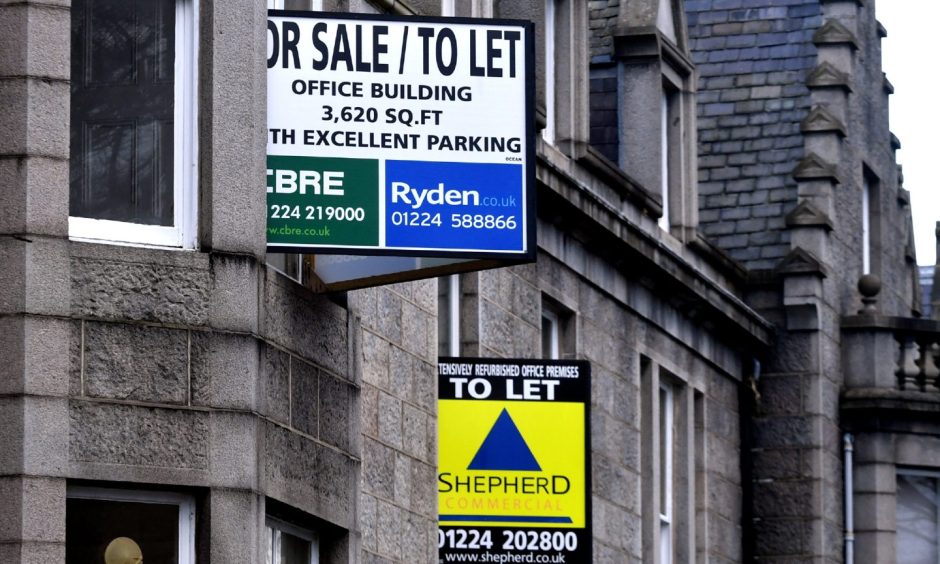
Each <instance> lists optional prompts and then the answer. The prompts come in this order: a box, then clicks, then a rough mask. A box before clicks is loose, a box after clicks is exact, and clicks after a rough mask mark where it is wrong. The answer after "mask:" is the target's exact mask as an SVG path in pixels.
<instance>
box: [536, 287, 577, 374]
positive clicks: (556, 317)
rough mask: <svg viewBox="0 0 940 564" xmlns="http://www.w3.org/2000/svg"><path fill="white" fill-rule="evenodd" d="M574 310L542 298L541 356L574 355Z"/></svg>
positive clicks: (567, 356)
mask: <svg viewBox="0 0 940 564" xmlns="http://www.w3.org/2000/svg"><path fill="white" fill-rule="evenodd" d="M574 326H575V321H574V312H573V311H571V310H570V309H568V308H566V307H565V306H563V305H561V304H560V303H559V302H557V301H555V300H553V299H551V298H549V297H548V296H544V297H543V298H542V358H546V359H563V358H567V359H571V358H574V357H575V353H576V350H575V349H576V343H575V329H574Z"/></svg>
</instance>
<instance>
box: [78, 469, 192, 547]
mask: <svg viewBox="0 0 940 564" xmlns="http://www.w3.org/2000/svg"><path fill="white" fill-rule="evenodd" d="M66 496H67V500H66V560H68V561H78V562H94V561H100V560H97V558H100V557H101V556H100V555H99V554H98V552H97V551H99V550H101V549H102V547H103V546H107V545H108V543H109V542H110V541H112V540H113V539H115V538H118V537H127V538H130V539H131V540H133V541H135V543H136V544H139V546H140V548H141V549H142V552H143V556H144V561H145V562H149V561H150V560H148V558H150V559H152V561H154V562H162V561H173V560H175V561H176V562H178V563H179V564H194V563H195V561H196V536H195V515H196V511H195V501H194V500H193V498H192V496H188V495H184V494H180V493H174V492H161V491H146V490H121V489H111V488H93V487H69V488H68V491H67V494H66Z"/></svg>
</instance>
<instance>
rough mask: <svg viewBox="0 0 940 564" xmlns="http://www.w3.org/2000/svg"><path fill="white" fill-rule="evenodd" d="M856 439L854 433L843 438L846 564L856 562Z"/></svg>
mask: <svg viewBox="0 0 940 564" xmlns="http://www.w3.org/2000/svg"><path fill="white" fill-rule="evenodd" d="M854 443H855V439H854V437H852V433H846V434H844V435H843V436H842V449H843V453H844V456H845V463H844V464H843V467H844V469H845V564H853V563H854V562H855V523H854V514H855V495H854V493H853V489H854V487H853V485H852V454H853V453H854V451H855V446H854Z"/></svg>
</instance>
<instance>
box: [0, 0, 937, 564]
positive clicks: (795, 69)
mask: <svg viewBox="0 0 940 564" xmlns="http://www.w3.org/2000/svg"><path fill="white" fill-rule="evenodd" d="M145 4H146V3H143V2H142V3H140V5H145ZM123 6H125V7H124V8H114V7H111V8H101V9H111V10H112V11H116V12H117V13H118V15H119V16H120V15H122V13H121V12H120V10H121V9H125V10H131V9H135V8H127V6H132V7H133V6H136V4H134V3H126V4H124V5H123ZM163 6H164V7H168V10H169V11H168V12H167V13H164V12H160V11H157V15H156V16H154V17H157V18H161V17H163V18H168V19H165V20H161V21H163V22H164V25H165V26H172V27H173V29H174V32H175V35H174V36H173V39H172V41H171V42H173V43H175V45H176V46H177V60H180V59H181V57H182V58H184V59H185V60H187V61H189V63H188V64H187V63H185V62H184V63H183V64H181V65H177V67H176V68H174V69H172V70H167V71H166V72H170V73H172V74H173V75H174V77H175V81H174V88H176V90H174V91H173V92H172V93H170V94H167V96H170V97H171V98H172V99H173V100H174V101H175V104H174V105H173V106H171V108H172V111H173V112H176V113H174V114H173V118H172V119H173V121H172V123H173V126H174V127H173V130H172V135H173V136H174V137H173V142H172V145H173V147H174V150H176V151H177V152H176V153H175V155H174V158H173V159H171V161H172V162H173V163H174V164H173V165H172V166H171V169H170V172H171V173H172V174H173V175H176V176H175V179H174V181H173V182H171V183H170V184H169V186H170V187H169V188H168V189H169V190H170V193H171V194H172V195H173V197H174V198H179V199H177V200H175V201H176V202H177V207H176V208H175V209H177V210H178V209H180V206H182V209H184V210H186V212H187V213H183V214H182V215H179V216H174V217H173V218H172V220H171V221H169V225H170V227H172V229H170V230H169V231H167V232H163V231H161V232H160V233H157V234H154V233H153V232H151V231H140V230H136V229H131V228H128V227H127V226H126V225H123V226H122V225H115V224H126V223H134V221H128V220H127V217H124V216H120V217H118V216H115V217H117V219H116V220H115V219H114V217H112V216H109V215H107V214H110V213H112V212H111V211H107V212H101V211H100V209H99V208H100V206H102V205H103V204H102V203H101V202H102V201H104V202H107V201H109V198H111V197H112V196H113V195H112V194H107V195H106V196H107V197H105V198H103V199H101V198H99V199H97V200H96V199H95V197H94V195H95V194H96V192H95V187H94V186H90V187H89V186H87V183H86V184H82V180H81V179H82V178H83V175H87V174H89V172H88V171H89V170H90V167H91V165H88V164H87V163H86V162H85V161H83V159H86V158H87V157H86V155H85V153H82V152H81V148H82V147H85V146H86V145H88V146H94V143H95V142H99V143H103V146H104V147H105V148H113V149H114V150H115V151H118V150H119V149H120V148H121V147H124V145H122V144H121V139H122V138H121V137H120V135H121V133H120V132H119V131H118V130H107V131H104V133H101V135H102V136H101V137H100V138H95V137H94V135H93V134H91V133H87V132H86V131H85V130H83V129H81V128H82V127H83V126H82V125H81V124H79V125H76V124H75V122H74V118H75V116H76V115H80V114H81V112H82V111H85V110H84V108H83V106H82V104H84V103H88V102H84V101H83V100H84V98H82V95H83V94H82V92H81V88H82V87H83V85H84V84H86V83H87V82H88V81H90V80H91V79H90V78H88V77H92V78H94V76H95V74H94V73H95V72H96V69H99V67H96V66H95V65H96V61H95V59H94V57H92V56H91V55H90V53H91V54H94V53H96V51H95V50H94V48H97V47H99V46H101V45H100V44H96V43H95V41H93V40H92V39H94V37H96V36H94V33H95V32H94V31H88V30H90V29H92V27H93V26H92V24H91V23H89V22H93V21H95V20H94V18H95V17H97V16H98V15H100V14H98V13H97V12H95V10H96V9H98V8H95V5H93V3H91V2H89V1H88V0H85V1H84V2H79V1H77V0H72V1H71V2H67V1H61V2H60V1H45V2H33V1H30V0H27V1H24V2H13V3H9V2H8V3H4V4H2V5H0V100H2V106H0V131H3V132H5V133H4V135H3V136H0V351H2V355H0V358H2V368H0V505H2V506H3V507H4V508H5V509H4V511H2V512H0V562H4V563H6V562H11V563H20V562H23V563H27V562H63V561H66V560H67V559H68V561H69V562H70V563H71V562H73V561H74V562H84V561H87V560H86V558H87V556H86V555H87V554H89V552H88V551H93V550H94V548H95V546H98V545H100V543H101V542H102V539H96V537H95V535H98V536H102V535H106V534H107V533H108V531H110V530H112V528H113V527H114V526H116V524H117V523H130V524H131V525H132V526H136V527H138V528H139V529H140V530H141V531H144V530H151V531H157V530H158V529H159V530H160V531H162V532H163V533H166V534H168V535H169V537H167V538H172V539H175V542H176V545H175V546H171V547H170V548H167V544H170V545H172V544H173V542H174V541H170V542H169V543H167V542H162V544H161V542H160V540H159V539H157V540H153V539H151V540H150V541H148V542H152V543H154V546H158V548H157V549H155V550H164V551H166V550H169V551H170V552H172V553H174V554H175V555H176V559H177V560H176V561H178V562H181V563H192V562H275V563H277V562H280V563H283V564H288V563H293V562H311V561H318V562H323V563H333V562H376V563H378V562H403V563H412V562H434V561H437V531H436V518H437V500H436V496H437V491H436V486H437V480H436V460H437V435H436V428H437V427H436V418H437V407H436V402H437V374H436V362H437V358H438V357H439V356H445V355H449V356H480V357H505V358H536V357H558V358H578V359H584V360H588V361H590V362H591V365H592V373H593V379H592V400H591V443H592V461H593V464H592V484H593V492H592V505H593V523H594V526H593V536H594V543H593V554H594V561H595V562H610V563H627V562H671V561H675V562H693V561H694V562H746V561H762V562H781V563H782V562H795V561H799V562H809V561H812V562H843V561H846V558H844V544H845V543H844V540H845V536H846V535H845V528H846V526H847V525H849V524H851V520H849V521H848V522H847V520H846V519H845V513H844V508H845V505H846V503H854V504H855V512H854V515H853V516H854V517H855V526H854V529H855V530H854V534H855V541H854V542H855V545H856V546H857V547H858V548H857V552H859V553H860V554H865V555H866V556H865V559H864V560H860V561H877V562H894V561H895V560H894V558H895V554H896V549H895V547H896V546H897V545H898V541H897V539H898V538H906V537H903V535H906V534H909V533H910V528H905V527H907V525H908V521H909V520H910V515H911V514H910V513H905V511H907V509H905V508H906V507H908V506H906V505H905V504H906V503H908V502H909V501H910V495H911V492H912V491H920V490H923V488H925V487H927V488H929V487H930V486H931V484H932V485H933V486H934V487H935V490H936V484H937V480H938V478H937V477H936V476H937V475H936V474H934V472H936V471H937V470H938V469H940V459H938V458H937V456H938V454H937V453H940V444H938V442H937V441H940V428H937V427H936V425H937V424H936V422H935V420H936V417H935V414H936V412H937V407H938V406H940V398H938V396H937V390H936V388H937V372H938V370H937V366H938V364H940V360H938V359H937V358H936V354H937V353H936V350H937V348H938V347H940V344H938V336H940V322H937V321H929V320H926V319H920V318H919V315H920V313H921V312H920V307H921V306H920V303H921V301H920V296H919V286H918V277H917V270H916V266H915V263H914V254H913V246H912V243H911V238H910V209H909V207H910V197H909V195H908V194H907V192H906V191H905V190H904V189H903V187H902V186H901V185H900V184H901V180H900V175H899V171H898V169H897V167H896V165H895V163H894V158H893V149H894V148H896V146H897V141H896V140H895V139H894V138H893V137H892V136H891V134H890V132H889V130H888V127H887V109H886V108H887V105H886V100H887V95H888V94H889V93H890V90H891V87H890V84H889V83H888V82H887V81H886V80H885V79H884V77H883V75H882V73H881V69H880V54H879V39H880V37H881V36H883V33H884V30H883V29H882V28H881V27H880V26H879V25H878V24H877V22H876V20H875V18H874V13H873V9H874V7H873V2H871V1H869V2H861V1H860V0H828V1H823V0H792V1H788V2H780V1H775V0H731V1H726V0H685V2H684V3H683V2H680V1H678V0H675V1H671V0H629V1H622V0H590V1H584V2H582V1H578V0H548V1H546V0H521V1H515V0H514V1H509V0H452V1H450V2H448V1H444V2H439V1H437V0H413V1H407V2H406V1H402V0H394V1H392V0H387V1H386V0H369V1H367V0H322V1H321V2H309V1H301V0H293V1H292V0H284V1H283V2H279V3H276V6H277V7H286V8H289V9H310V8H317V9H323V10H328V11H348V12H387V13H395V14H399V15H413V14H423V15H441V14H443V15H456V16H475V17H499V18H524V19H531V20H533V21H535V22H536V23H537V25H536V35H537V42H536V43H537V46H536V49H537V53H538V56H537V57H536V59H537V61H538V63H537V71H538V72H537V76H538V84H537V88H536V91H537V96H536V98H537V108H538V109H537V114H538V118H537V121H538V129H539V135H538V137H537V139H536V140H535V142H536V143H537V155H538V168H537V180H538V187H537V191H538V195H537V197H538V231H539V235H538V244H539V249H538V257H537V260H536V262H534V263H531V264H526V265H522V266H515V267H511V268H499V269H492V270H486V271H481V272H474V273H469V274H461V275H455V276H452V277H447V278H441V279H439V280H434V279H431V280H422V281H417V282H410V283H400V284H394V285H383V286H376V287H373V288H369V289H365V290H356V291H350V292H344V293H334V294H323V293H317V292H315V291H313V290H312V289H311V287H310V285H309V284H303V283H298V282H303V281H304V275H303V274H302V273H301V271H302V270H303V262H298V263H294V264H297V265H300V266H299V267H298V269H297V271H293V270H292V269H291V268H288V265H289V263H290V261H292V260H295V259H293V258H287V257H278V256H274V255H269V254H266V252H265V232H264V227H265V226H264V217H265V213H264V206H265V201H264V193H263V192H262V191H261V190H259V188H258V187H259V186H261V181H262V178H263V177H264V169H265V166H264V162H263V161H264V159H263V155H264V147H265V143H266V124H265V118H264V116H265V109H266V90H265V80H264V78H263V77H264V76H265V68H266V67H265V53H264V44H265V40H264V33H265V20H266V12H265V8H266V6H264V5H263V3H260V2H256V1H250V0H235V1H226V2H220V1H212V0H202V1H200V2H195V1H193V0H178V1H176V2H173V1H169V0H168V1H167V2H164V3H163ZM169 12H173V14H172V17H171V15H168V14H169ZM141 13H143V12H141ZM122 17H125V18H130V19H131V21H140V18H141V17H143V16H141V15H140V14H137V13H130V15H128V13H123V16H122ZM134 18H137V19H134ZM118 19H120V18H118ZM122 21H126V20H122ZM161 29H164V28H161ZM89 37H90V38H91V39H89ZM125 40H126V38H125ZM137 41H138V40H137V39H135V40H134V44H135V45H138V44H137V43H136V42H137ZM140 41H144V39H141V40H140ZM141 44H142V43H141ZM157 44H159V42H157ZM108 45H109V46H110V47H108ZM108 45H106V46H102V49H103V50H104V51H106V53H105V54H106V55H107V56H109V57H113V58H114V59H115V60H119V61H120V60H122V59H121V57H122V56H123V55H124V54H126V53H127V52H129V51H133V50H130V49H127V45H124V47H125V49H122V44H121V43H120V42H119V41H117V42H116V43H114V44H108ZM114 45H117V47H114ZM138 46H139V45H138ZM105 47H108V48H110V51H108V50H107V49H105ZM134 52H136V51H134ZM180 53H183V54H185V57H184V56H183V55H180ZM160 72H162V71H160V69H159V68H157V69H156V70H154V69H150V68H149V67H145V66H141V68H140V73H141V75H142V76H143V75H146V73H156V74H154V75H153V76H154V77H158V76H160V75H159V73H160ZM147 76H150V75H147ZM165 78H166V76H163V79H165ZM109 80H110V81H112V82H114V81H115V80H116V79H115V78H114V77H113V76H112V77H108V78H107V80H105V82H108V81H109ZM154 80H155V82H161V81H160V80H156V78H155V79H154ZM163 82H166V81H165V80H163ZM187 88H188V89H187ZM92 102H96V100H94V98H92ZM113 111H115V112H118V111H123V109H122V108H121V104H116V105H115V107H114V110H113ZM161 119H162V120H164V121H166V119H169V118H166V117H160V118H154V119H153V121H154V122H159V121H160V120H161ZM76 128H78V129H76ZM76 131H79V132H84V133H81V135H78V134H76ZM154 131H158V132H159V128H156V129H154ZM148 132H150V133H148V134H153V135H159V133H153V132H152V131H150V130H148ZM86 133H87V136H83V135H86ZM139 138H140V139H143V137H139ZM95 139H99V141H95ZM135 147H136V145H135ZM135 150H136V149H135ZM109 162H117V159H114V160H112V161H109ZM134 162H138V161H134ZM140 162H144V161H140ZM141 168H143V166H142V167H141ZM108 170H111V171H112V172H110V173H109V174H110V175H111V176H108V179H111V180H112V181H113V182H112V183H113V184H114V185H116V186H118V187H120V186H123V185H126V183H125V184H123V185H122V179H123V180H126V178H124V177H121V176H120V175H121V174H127V173H126V170H125V169H120V167H116V166H115V167H112V168H110V169H108ZM148 170H149V169H148ZM122 171H123V172H122ZM135 174H143V173H135ZM147 174H150V175H151V176H153V177H154V178H156V180H153V179H151V180H149V181H151V182H153V183H155V184H154V185H160V186H164V185H162V184H160V182H165V180H160V178H161V177H160V175H159V174H156V173H152V172H147ZM151 176H148V177H147V178H148V179H150V178H151ZM134 178H135V180H134V182H137V180H139V176H135V177H134ZM114 179H116V180H114ZM135 186H136V184H135ZM145 199H146V198H138V199H135V200H133V203H134V205H135V206H139V205H142V204H141V203H140V202H141V201H142V200H145ZM153 201H154V202H155V203H154V204H153V206H154V208H153V209H152V210H150V211H148V212H147V213H152V214H154V215H157V216H160V217H163V216H161V214H163V213H167V212H166V210H165V207H162V206H163V204H162V203H161V201H160V199H159V198H154V199H153ZM82 206H87V207H88V209H89V210H91V211H90V212H85V211H82V210H85V208H83V207H82ZM95 206H99V208H96V207H95ZM135 209H137V208H135ZM96 210H98V211H96ZM99 212H100V213H104V214H105V215H99V216H96V215H94V214H95V213H99ZM114 213H118V212H114ZM135 213H143V212H139V211H138V212H135ZM170 215H172V213H171V214H170ZM102 217H103V218H105V219H107V220H109V221H112V222H113V223H108V224H106V225H105V226H104V227H103V228H101V225H100V224H95V223H89V222H87V221H82V220H84V219H89V218H91V219H95V218H98V219H100V218H102ZM134 217H136V216H134ZM132 219H133V218H132ZM164 223H165V222H164ZM96 229H98V230H96ZM150 237H158V239H149V238H150ZM159 237H170V239H159ZM155 241H158V243H155ZM167 241H169V243H167ZM863 274H874V275H877V276H878V277H879V278H880V281H881V283H880V287H879V286H878V284H875V283H874V281H873V279H869V280H868V283H867V284H865V285H863V290H864V292H865V294H864V296H861V295H860V294H859V292H858V290H857V289H856V283H857V282H858V280H859V278H860V277H861V276H862V275H863ZM937 286H938V285H937V284H936V283H935V288H936V287H937ZM862 297H864V298H865V299H864V302H863V300H862V299H861V298H862ZM451 305H453V307H451ZM860 310H861V313H859V312H860ZM934 311H936V309H935V310H934ZM931 355H933V356H931ZM895 356H898V357H899V358H900V359H901V360H900V363H897V362H895ZM871 414H875V416H874V417H872V416H871ZM844 438H845V439H846V440H845V441H844V440H843V439H844ZM846 444H848V445H851V446H852V448H853V449H854V450H851V452H853V453H854V454H855V458H854V460H853V461H852V465H853V466H854V471H852V472H850V475H851V476H852V477H853V478H854V487H853V488H848V491H849V492H850V493H851V494H852V495H850V496H846V495H844V494H845V492H846V480H845V476H846V474H845V470H846V467H847V466H846V465H845V464H844V461H845V460H846V458H845V456H844V455H845V450H846V449H845V448H844V446H845V445H846ZM664 453H669V455H670V456H665V455H664ZM665 460H668V461H669V462H668V463H667V462H664V461H665ZM849 468H850V469H851V468H852V466H849ZM918 488H920V490H918ZM848 500H851V501H848ZM898 500H900V501H898ZM933 502H934V503H935V504H936V502H937V500H936V498H934V501H933ZM917 507H920V506H917ZM141 516H143V517H141ZM158 522H159V523H160V525H159V527H158V526H157V525H154V524H153V523H158ZM161 534H162V533H161ZM153 535H154V536H159V535H158V534H157V533H153ZM105 540H106V539H105ZM95 543H98V545H96V544H95ZM848 544H849V545H851V543H848ZM148 546H149V545H148ZM150 554H153V553H152V552H151V553H150ZM313 554H316V555H317V556H316V558H317V560H312V558H311V555H313ZM868 555H876V556H873V558H875V559H874V560H872V559H869V558H868ZM145 557H146V554H145ZM149 558H150V557H148V561H149ZM155 560H156V559H155Z"/></svg>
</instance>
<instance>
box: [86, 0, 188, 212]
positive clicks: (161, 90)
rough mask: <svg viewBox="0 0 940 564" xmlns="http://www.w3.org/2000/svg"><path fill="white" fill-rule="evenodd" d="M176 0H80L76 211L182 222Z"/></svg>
mask: <svg viewBox="0 0 940 564" xmlns="http://www.w3.org/2000/svg"><path fill="white" fill-rule="evenodd" d="M175 17H176V11H175V3H174V2H173V1H172V0H75V1H74V2H72V87H71V88H72V92H71V124H70V127H71V149H70V159H71V160H70V169H69V174H70V178H69V181H70V187H71V193H70V205H69V213H70V214H71V215H73V216H77V217H89V218H95V219H110V220H114V221H127V222H133V223H143V224H148V225H165V226H171V225H173V95H174V91H173V66H174V59H175V53H174V44H175V37H174V23H175Z"/></svg>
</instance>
